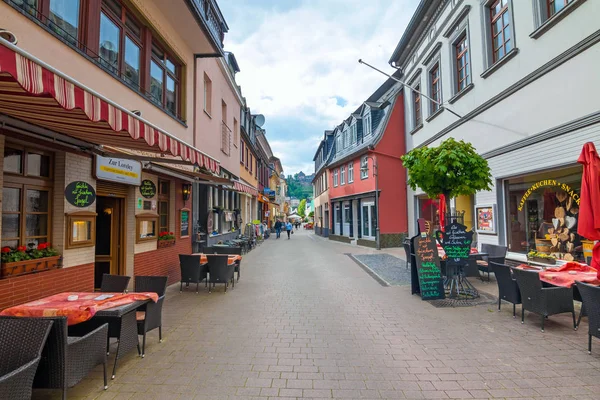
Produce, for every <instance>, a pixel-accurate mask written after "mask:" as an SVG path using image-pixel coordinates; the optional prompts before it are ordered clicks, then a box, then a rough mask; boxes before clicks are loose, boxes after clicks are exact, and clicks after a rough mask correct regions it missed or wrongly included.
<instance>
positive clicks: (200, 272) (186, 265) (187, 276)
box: [179, 254, 208, 293]
mask: <svg viewBox="0 0 600 400" xmlns="http://www.w3.org/2000/svg"><path fill="white" fill-rule="evenodd" d="M179 268H180V270H181V284H180V286H179V291H180V292H183V284H184V283H185V286H186V287H187V286H189V285H190V283H195V284H196V293H198V287H199V286H200V282H202V281H203V280H206V284H207V285H208V277H207V272H208V268H207V267H206V265H200V256H194V255H188V254H180V255H179Z"/></svg>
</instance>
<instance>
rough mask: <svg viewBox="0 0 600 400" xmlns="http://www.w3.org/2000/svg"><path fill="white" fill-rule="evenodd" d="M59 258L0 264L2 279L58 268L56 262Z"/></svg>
mask: <svg viewBox="0 0 600 400" xmlns="http://www.w3.org/2000/svg"><path fill="white" fill-rule="evenodd" d="M60 257H61V256H54V257H46V258H38V259H36V260H26V261H15V262H9V263H2V274H1V277H2V278H9V277H14V276H19V275H27V274H34V273H36V272H42V271H50V270H51V269H56V268H58V260H60Z"/></svg>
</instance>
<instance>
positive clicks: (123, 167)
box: [94, 156, 142, 186]
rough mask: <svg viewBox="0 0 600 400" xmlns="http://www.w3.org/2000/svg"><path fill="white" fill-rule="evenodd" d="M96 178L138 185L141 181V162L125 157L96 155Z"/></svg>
mask: <svg viewBox="0 0 600 400" xmlns="http://www.w3.org/2000/svg"><path fill="white" fill-rule="evenodd" d="M95 164H96V166H95V168H94V172H95V177H96V179H101V180H103V181H110V182H118V183H123V184H126V185H135V186H139V185H140V183H141V181H142V164H141V163H140V162H139V161H133V160H128V159H125V158H114V157H102V156H96V162H95Z"/></svg>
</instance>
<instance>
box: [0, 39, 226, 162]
mask: <svg viewBox="0 0 600 400" xmlns="http://www.w3.org/2000/svg"><path fill="white" fill-rule="evenodd" d="M0 113H2V114H6V115H8V116H10V117H13V118H17V119H19V120H22V121H25V122H28V123H31V124H34V125H37V126H41V127H43V128H46V129H49V130H51V131H54V132H57V133H60V134H63V135H66V136H70V137H73V138H76V139H79V140H82V141H85V142H87V143H91V144H94V145H97V146H103V145H109V146H116V147H121V148H127V149H134V150H142V151H152V152H154V153H160V154H170V155H172V156H175V157H180V158H181V159H183V160H184V161H188V162H190V164H194V165H197V166H199V167H204V168H206V169H207V170H209V171H211V172H214V173H219V168H220V167H219V162H218V161H217V160H215V159H213V158H211V157H210V156H208V155H206V154H204V153H202V152H201V151H200V150H198V149H196V148H195V147H193V146H191V145H189V144H187V143H185V142H184V141H182V140H180V139H178V138H176V137H174V136H173V135H171V134H169V133H167V132H165V131H163V130H161V129H159V128H158V127H156V126H154V125H152V124H151V123H150V122H148V121H146V120H144V119H142V118H141V117H139V116H137V115H135V114H133V113H132V112H130V111H129V110H127V109H125V108H124V107H122V106H119V105H118V104H116V103H114V102H112V101H110V100H109V99H107V98H105V97H103V96H102V95H100V94H98V93H96V92H94V91H92V90H91V89H88V88H86V87H85V86H83V85H82V84H80V83H79V82H77V81H76V80H74V79H72V78H70V77H68V76H66V75H64V74H62V73H61V72H59V71H57V70H55V69H53V68H52V67H50V66H49V65H47V64H45V63H43V62H42V61H39V60H37V59H36V58H35V57H33V56H32V55H30V54H28V53H27V52H25V51H23V50H22V49H19V48H18V47H16V46H14V45H12V44H10V43H8V42H7V41H6V40H4V39H2V38H0Z"/></svg>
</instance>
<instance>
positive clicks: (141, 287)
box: [135, 276, 169, 358]
mask: <svg viewBox="0 0 600 400" xmlns="http://www.w3.org/2000/svg"><path fill="white" fill-rule="evenodd" d="M168 279H169V277H167V276H136V277H135V291H136V292H152V293H156V294H157V295H158V301H157V302H156V303H154V302H152V301H151V302H149V303H146V304H144V305H142V306H141V307H140V308H138V311H137V313H136V318H137V326H138V335H142V336H143V339H142V349H141V351H140V345H139V343H138V353H139V354H140V355H141V356H142V358H144V357H145V356H146V333H148V332H150V331H151V330H154V329H156V328H158V341H159V342H161V343H162V306H163V302H164V301H165V292H166V291H167V281H168Z"/></svg>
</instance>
